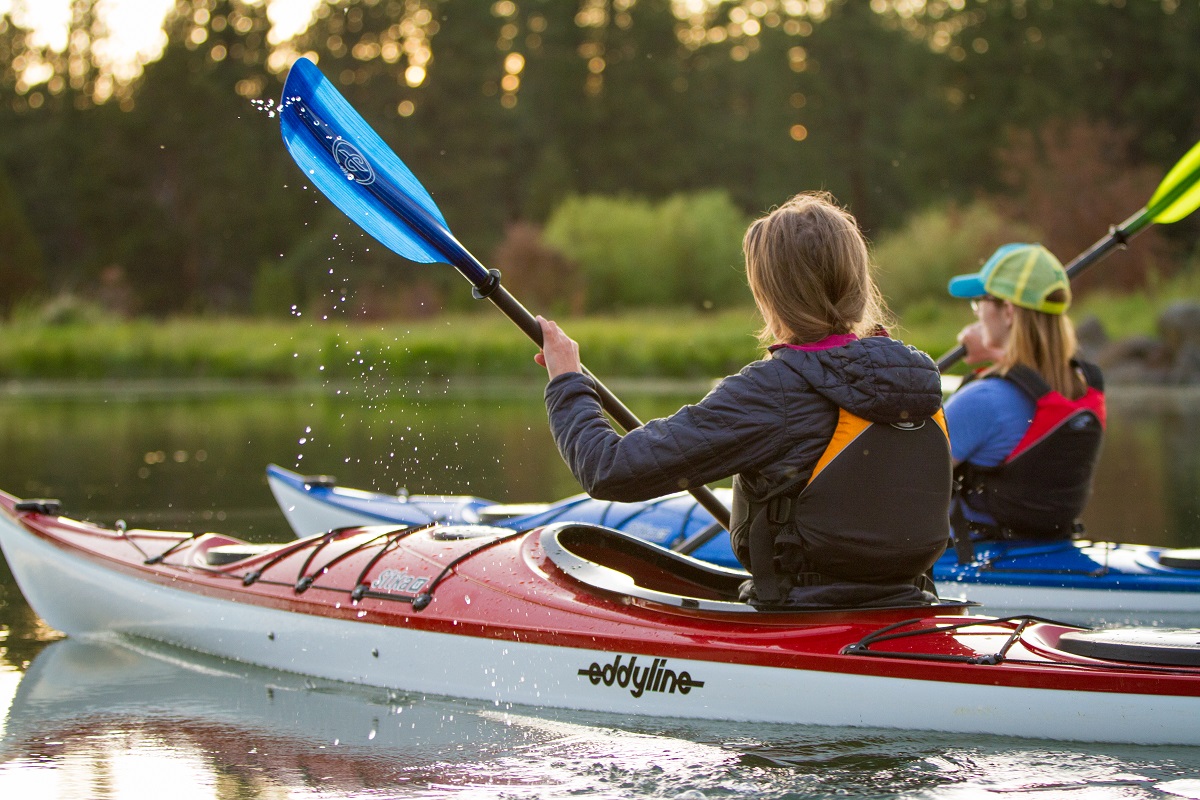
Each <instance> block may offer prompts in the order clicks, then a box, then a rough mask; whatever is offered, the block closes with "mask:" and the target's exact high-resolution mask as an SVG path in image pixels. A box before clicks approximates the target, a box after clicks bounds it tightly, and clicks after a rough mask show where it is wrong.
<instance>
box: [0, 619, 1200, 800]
mask: <svg viewBox="0 0 1200 800" xmlns="http://www.w3.org/2000/svg"><path fill="white" fill-rule="evenodd" d="M427 667H428V662H426V666H425V667H420V666H416V665H414V668H427ZM2 685H3V684H2V683H0V686H2ZM1198 767H1200V753H1197V752H1196V751H1195V749H1193V748H1178V749H1174V748H1161V747H1159V748H1137V747H1129V748H1120V747H1114V748H1104V747H1089V746H1086V745H1084V746H1078V745H1070V746H1069V747H1059V746H1056V745H1054V744H1053V743H1049V742H1040V743H1039V742H1025V741H1018V740H1008V739H999V738H996V739H989V738H987V737H978V738H970V737H967V738H965V739H964V737H944V736H937V735H932V734H912V735H905V734H902V733H881V732H872V731H869V730H868V731H864V730H854V729H845V728H796V727H791V726H781V725H754V726H746V725H738V724H732V723H702V722H700V723H695V722H684V721H672V720H628V719H616V718H613V717H611V716H608V715H602V714H580V713H571V712H542V711H537V710H526V709H519V708H497V707H494V706H488V705H485V704H480V703H469V702H466V701H461V702H460V701H455V700H451V699H444V698H435V697H420V696H412V695H402V694H395V693H388V692H385V691H382V690H375V689H367V688H362V687H352V686H346V685H342V684H334V683H330V682H327V681H315V680H311V679H307V678H303V677H300V676H296V675H291V674H288V673H278V672H274V671H268V670H261V669H256V668H252V667H246V666H244V665H239V664H233V663H229V662H225V661H221V660H218V659H211V658H206V657H203V656H198V655H194V654H190V653H184V652H180V651H177V650H173V649H170V648H166V647H162V646H158V645H147V644H142V643H130V642H117V641H111V642H104V641H73V640H63V641H59V642H55V643H52V644H50V645H48V646H46V647H45V648H44V649H43V650H42V651H41V652H40V653H39V654H38V655H37V657H36V658H35V659H34V660H33V662H32V664H30V666H29V668H28V669H27V670H26V671H25V674H24V677H23V678H22V679H21V681H20V684H19V686H18V687H17V689H16V692H15V694H14V696H13V698H12V702H11V707H10V708H9V709H8V714H7V718H6V722H5V730H4V736H3V740H2V741H0V795H2V796H4V797H31V796H41V797H89V798H96V799H97V800H110V799H111V800H128V798H142V797H161V796H163V794H164V793H167V794H170V796H171V797H172V798H173V800H176V799H177V798H179V799H183V798H193V797H195V798H245V799H249V798H276V797H283V796H320V797H360V796H372V797H377V796H386V797H397V796H402V797H445V796H453V795H466V796H470V797H484V798H512V797H530V798H548V797H564V796H572V797H584V798H592V797H595V798H600V797H604V798H619V797H668V798H669V797H680V798H693V799H695V798H717V797H732V796H754V797H761V798H784V797H793V798H799V797H827V796H832V795H840V796H850V797H861V798H867V797H897V796H909V797H911V796H922V797H930V798H957V797H971V796H976V797H977V796H979V795H980V793H983V792H987V793H988V794H992V793H1000V794H1003V795H1004V796H1014V797H1038V798H1045V797H1047V796H1058V795H1054V794H1048V792H1053V791H1056V790H1066V789H1077V790H1078V789H1087V788H1089V787H1090V789H1091V790H1092V791H1093V792H1094V793H1088V792H1084V793H1081V794H1075V793H1072V794H1070V795H1069V796H1070V797H1089V796H1106V797H1112V796H1120V797H1127V798H1141V797H1147V798H1149V797H1163V796H1165V795H1164V794H1163V792H1164V791H1170V789H1171V788H1172V787H1173V788H1175V789H1186V788H1187V786H1188V783H1187V780H1188V778H1189V776H1190V775H1191V774H1194V772H1195V770H1196V769H1197V768H1198ZM1183 796H1195V795H1186V794H1184V795H1183Z"/></svg>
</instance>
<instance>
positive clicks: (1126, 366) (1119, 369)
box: [1076, 300, 1200, 386]
mask: <svg viewBox="0 0 1200 800" xmlns="http://www.w3.org/2000/svg"><path fill="white" fill-rule="evenodd" d="M1076 333H1077V334H1078V336H1079V349H1080V353H1081V355H1082V356H1083V357H1084V358H1086V359H1088V360H1090V361H1094V362H1095V363H1096V364H1098V365H1099V366H1100V368H1101V369H1103V370H1104V380H1105V382H1106V383H1109V384H1138V383H1140V384H1156V385H1164V386H1182V385H1188V384H1191V385H1200V303H1197V302H1195V301H1192V300H1180V301H1177V302H1175V303H1172V304H1171V305H1169V306H1167V308H1166V309H1164V310H1163V312H1162V314H1161V315H1159V318H1158V336H1157V338H1156V337H1153V336H1133V337H1130V338H1128V339H1121V340H1118V341H1112V340H1110V339H1109V338H1108V334H1107V332H1106V331H1105V330H1104V326H1103V325H1102V324H1101V323H1100V321H1099V320H1098V319H1096V318H1095V317H1090V318H1088V319H1086V320H1084V321H1083V322H1081V323H1080V324H1079V326H1078V328H1077V330H1076Z"/></svg>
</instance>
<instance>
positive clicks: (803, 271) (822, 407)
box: [537, 193, 951, 608]
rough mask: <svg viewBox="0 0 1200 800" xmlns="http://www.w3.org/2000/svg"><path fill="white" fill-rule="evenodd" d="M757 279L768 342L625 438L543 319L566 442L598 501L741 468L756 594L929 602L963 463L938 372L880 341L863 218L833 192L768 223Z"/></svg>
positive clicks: (757, 230)
mask: <svg viewBox="0 0 1200 800" xmlns="http://www.w3.org/2000/svg"><path fill="white" fill-rule="evenodd" d="M743 248H744V252H745V259H746V275H747V278H748V279H749V283H750V288H751V290H752V292H753V295H754V299H755V303H756V305H757V306H758V310H759V312H760V313H761V315H762V317H763V320H764V325H763V328H762V331H761V333H760V336H759V338H760V340H761V341H762V342H763V343H764V344H766V345H768V348H767V349H768V352H767V354H766V356H765V357H764V358H763V359H762V360H758V361H755V362H753V363H751V364H749V365H748V366H746V367H745V368H743V369H742V370H741V372H739V373H738V374H736V375H731V376H729V377H727V378H725V379H724V380H723V381H721V382H720V383H719V384H718V385H717V387H716V388H714V389H713V391H712V392H710V393H709V394H708V395H707V396H706V397H705V398H704V399H703V400H701V401H700V402H699V403H697V404H695V405H689V406H685V407H683V408H682V409H680V410H679V411H677V412H676V413H675V414H673V415H671V416H669V417H666V418H664V419H657V420H652V421H650V422H649V423H647V424H646V425H645V426H644V427H641V428H637V429H635V430H633V431H630V432H629V433H628V434H626V435H625V436H620V435H619V434H618V433H617V432H616V431H615V430H614V429H613V427H612V426H611V425H610V424H609V422H608V420H607V419H606V418H605V416H604V414H603V412H602V410H601V407H600V400H599V397H598V396H597V394H596V392H595V389H594V387H593V384H592V381H591V379H590V378H588V377H587V376H586V375H584V374H583V373H582V367H581V364H580V359H579V347H578V345H577V344H576V343H575V342H574V341H572V340H571V339H570V338H569V337H567V336H566V334H564V333H563V332H562V330H560V329H559V327H558V326H557V325H556V324H555V323H554V322H552V321H549V320H544V319H541V318H539V322H540V323H541V326H542V330H543V334H544V340H545V344H544V347H543V351H542V353H540V354H539V355H538V356H537V361H538V363H539V364H542V365H544V366H545V367H546V368H547V371H548V373H549V377H550V382H549V384H548V385H547V387H546V407H547V410H548V412H549V417H550V428H551V431H552V432H553V434H554V440H555V442H556V443H557V445H558V449H559V452H560V453H561V454H562V456H563V458H564V460H565V461H566V462H567V464H568V466H569V467H570V468H571V471H572V472H573V473H574V475H575V477H576V479H577V480H578V481H579V482H580V484H581V485H582V486H583V487H584V489H585V490H586V491H587V492H588V494H590V495H592V496H593V497H596V498H599V499H606V500H622V501H639V500H647V499H650V498H653V497H657V496H660V495H663V494H668V493H671V492H676V491H679V490H681V489H687V488H689V487H694V486H700V485H703V484H706V483H710V482H712V481H716V480H720V479H723V478H727V477H729V476H731V475H732V476H734V482H733V488H734V506H733V525H732V527H733V530H732V532H731V539H732V542H733V546H734V552H735V553H736V554H737V557H738V559H739V560H740V561H741V562H742V564H743V565H745V566H746V568H747V569H748V570H749V571H750V573H751V575H752V576H753V580H752V581H751V582H747V583H748V585H746V586H744V587H743V598H744V599H747V600H750V601H751V602H754V603H757V604H761V605H787V606H790V607H810V608H827V607H844V606H888V605H892V606H898V605H909V604H913V603H924V602H932V601H934V600H935V599H936V598H935V596H934V595H932V594H930V592H932V591H933V586H932V583H931V582H929V581H928V580H927V579H926V578H925V573H926V571H927V570H928V569H929V568H930V567H931V566H932V564H933V563H934V561H935V560H936V559H937V558H938V556H939V555H941V553H942V552H943V551H944V549H945V546H946V541H947V536H948V524H947V513H948V508H949V501H950V492H951V463H950V452H949V444H948V442H947V438H946V434H945V429H944V421H943V419H942V414H941V387H940V378H939V374H938V371H937V367H936V366H935V365H934V363H933V361H932V360H931V359H930V358H929V357H928V356H927V355H925V354H924V353H921V352H919V351H917V350H915V349H914V348H912V347H909V346H906V345H904V344H902V343H900V342H898V341H895V340H893V339H890V338H888V337H887V336H886V335H881V331H882V328H881V323H882V322H883V313H884V311H883V303H882V300H881V298H880V294H879V290H878V289H877V287H876V285H875V283H874V280H873V279H872V277H871V264H870V257H869V254H868V251H867V246H866V242H865V241H864V239H863V237H862V234H861V232H860V231H859V229H858V225H857V223H856V222H855V220H854V218H853V217H852V216H851V215H850V214H849V213H848V212H847V211H845V210H844V209H842V208H840V207H838V206H837V205H836V204H835V202H834V201H833V198H832V197H830V196H829V195H828V194H825V193H814V194H801V195H798V196H796V197H794V198H792V199H791V200H790V201H788V202H787V203H786V204H784V205H783V206H781V207H779V208H778V209H776V210H774V211H773V212H771V213H770V214H768V215H766V216H765V217H763V218H761V219H759V220H757V221H755V222H754V223H753V224H752V225H751V226H750V228H749V230H748V231H747V232H746V236H745V239H744V242H743Z"/></svg>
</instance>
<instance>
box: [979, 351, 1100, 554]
mask: <svg viewBox="0 0 1200 800" xmlns="http://www.w3.org/2000/svg"><path fill="white" fill-rule="evenodd" d="M1071 363H1072V365H1073V366H1075V367H1076V368H1077V369H1079V371H1080V372H1081V373H1082V374H1083V377H1084V381H1085V382H1086V384H1087V387H1088V388H1087V392H1086V393H1085V394H1084V395H1083V396H1082V397H1080V398H1079V399H1078V400H1070V399H1068V398H1066V397H1064V396H1063V395H1061V394H1059V393H1058V392H1055V391H1051V389H1050V386H1049V385H1048V384H1047V383H1046V381H1045V379H1043V378H1042V376H1041V375H1039V374H1038V373H1037V371H1036V370H1034V369H1032V368H1030V367H1026V366H1023V365H1018V366H1015V367H1012V368H1011V369H1009V371H1008V373H1007V374H1006V375H1003V376H1001V375H989V376H986V377H985V378H984V379H985V380H986V379H990V378H1003V379H1004V380H1007V381H1009V382H1011V383H1012V384H1013V385H1015V386H1016V387H1017V388H1019V389H1020V390H1021V391H1023V392H1024V393H1025V394H1027V395H1029V397H1030V398H1032V399H1033V401H1034V403H1035V406H1034V413H1033V420H1032V421H1031V422H1030V424H1029V429H1028V430H1027V431H1026V432H1025V435H1024V436H1023V437H1022V438H1021V441H1020V442H1019V443H1018V444H1017V446H1016V447H1014V448H1013V450H1012V452H1011V453H1009V454H1008V455H1007V456H1006V457H1005V459H1004V461H1003V462H1002V463H1001V464H999V465H998V466H995V467H979V466H975V465H973V464H967V463H963V464H960V465H959V466H958V469H957V470H956V479H957V480H958V483H959V487H960V488H959V496H960V498H961V500H962V502H964V503H966V504H967V505H968V506H969V507H971V508H973V509H977V510H981V511H986V512H987V513H988V514H990V515H991V516H992V518H993V519H995V520H996V526H995V529H994V530H991V529H989V526H986V525H978V524H976V523H965V518H964V520H963V521H962V522H960V521H959V520H958V519H956V520H955V522H956V524H955V528H956V529H958V530H959V531H961V530H962V528H963V523H965V524H966V526H967V527H971V528H974V529H975V530H976V532H979V533H982V534H983V535H984V537H985V538H987V537H989V536H991V537H994V538H1004V539H1069V538H1071V537H1072V536H1073V535H1075V534H1076V533H1077V532H1079V531H1080V530H1081V527H1080V526H1079V523H1078V521H1077V520H1078V518H1079V515H1080V514H1081V513H1082V512H1083V508H1084V506H1085V505H1086V504H1087V499H1088V495H1089V494H1091V487H1092V475H1093V473H1094V472H1095V470H1096V462H1097V461H1098V460H1099V457H1100V445H1101V442H1102V440H1103V439H1104V423H1105V408H1104V379H1103V377H1102V375H1101V374H1100V368H1099V367H1097V366H1095V365H1094V364H1089V363H1087V362H1085V361H1072V362H1071ZM959 538H961V539H965V538H966V537H965V536H963V537H959Z"/></svg>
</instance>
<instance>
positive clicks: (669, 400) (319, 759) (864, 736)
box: [0, 386, 1200, 800]
mask: <svg viewBox="0 0 1200 800" xmlns="http://www.w3.org/2000/svg"><path fill="white" fill-rule="evenodd" d="M463 388H464V387H455V391H454V392H447V391H446V388H445V387H439V386H422V387H419V388H415V387H408V388H407V389H406V391H404V392H403V394H404V399H393V398H390V397H388V396H387V395H384V396H381V397H367V396H363V395H361V394H334V393H329V392H314V393H312V394H305V393H296V392H281V393H274V394H272V393H264V392H255V393H231V392H215V393H199V394H189V395H166V394H156V393H154V392H136V393H98V394H95V395H91V396H86V397H74V398H69V399H67V398H62V397H54V396H30V395H28V394H10V395H8V396H0V445H2V446H3V453H4V458H3V459H0V488H2V489H5V490H7V491H9V492H11V493H14V494H17V495H23V496H28V497H31V496H53V497H57V498H59V499H61V500H62V501H63V503H64V507H65V509H66V513H68V514H69V515H71V516H76V517H86V518H89V519H94V520H97V521H101V522H113V521H115V520H116V519H125V520H127V521H128V522H129V523H130V524H131V525H139V526H155V527H162V528H173V529H180V530H218V531H222V532H229V533H234V534H236V535H239V536H242V537H244V538H249V539H253V540H256V541H270V540H273V539H279V538H283V537H286V536H288V531H287V527H286V523H285V522H284V520H283V518H282V516H281V515H280V514H279V512H278V511H277V510H276V508H275V506H274V503H273V501H272V498H271V495H270V492H269V490H268V489H267V486H266V482H265V478H264V476H263V467H264V466H265V465H266V464H267V463H268V462H275V463H278V464H281V465H283V466H286V467H289V468H294V469H298V470H300V471H304V472H322V473H332V474H335V475H336V476H337V477H338V478H339V479H340V480H341V481H342V482H343V483H344V484H346V485H351V486H358V487H362V488H372V489H378V490H384V491H393V490H396V489H398V488H400V487H405V488H407V489H409V490H410V491H412V492H414V493H415V492H455V493H472V494H477V495H480V496H483V497H488V498H491V499H495V500H504V501H511V502H524V501H536V500H549V499H555V498H558V497H562V496H565V495H568V494H573V493H575V492H577V491H578V488H577V486H576V485H575V483H574V482H573V480H572V479H571V477H570V475H569V473H568V472H567V471H566V468H565V467H564V466H563V465H562V463H561V461H560V460H559V459H558V456H557V454H556V453H555V451H554V446H553V443H552V442H551V440H550V437H549V434H548V433H547V431H546V427H545V417H544V411H543V410H542V408H541V406H540V389H539V388H537V387H532V388H529V389H514V390H511V391H495V390H488V391H483V390H476V391H472V392H471V393H469V394H467V393H464V392H463V391H461V390H462V389H463ZM621 395H622V397H623V398H624V399H625V400H626V402H628V403H629V405H630V406H631V407H632V408H634V409H635V411H637V413H639V414H640V415H641V416H643V417H644V418H646V417H650V416H654V415H659V414H664V413H669V412H670V411H673V410H674V409H675V408H677V407H678V406H679V404H680V403H682V402H686V401H688V400H689V399H694V398H695V397H697V396H699V395H698V393H695V392H694V393H691V394H689V395H682V396H664V395H655V396H638V395H636V394H631V393H629V392H628V391H622V392H621ZM1086 521H1087V523H1088V526H1089V529H1090V530H1091V532H1092V533H1093V535H1095V536H1097V537H1098V538H1105V537H1111V538H1117V539H1123V540H1126V541H1141V542H1147V543H1155V544H1169V545H1175V546H1200V393H1197V392H1185V391H1184V392H1180V391H1177V392H1165V393H1164V392H1132V391H1125V392H1123V393H1117V394H1115V395H1114V396H1113V397H1112V408H1111V420H1110V428H1109V436H1108V440H1107V443H1106V449H1105V453H1104V462H1103V465H1102V469H1101V474H1100V475H1099V477H1098V480H1097V485H1096V493H1095V497H1094V499H1093V502H1092V505H1091V507H1090V508H1089V510H1088V515H1087V518H1086ZM847 701H848V702H850V701H851V700H850V699H849V698H848V699H847ZM0 720H3V721H2V722H0V798H5V800H7V798H25V797H38V798H100V799H107V798H120V799H121V800H125V799H126V798H151V797H153V798H162V797H169V798H171V800H187V799H190V798H206V799H207V798H222V800H224V799H225V798H231V799H232V798H237V799H238V800H242V799H243V798H245V799H249V798H309V797H312V798H351V797H353V798H360V797H369V798H382V797H446V796H463V797H476V796H478V797H485V798H492V797H494V798H550V797H581V798H626V797H662V798H676V797H679V798H686V800H701V799H702V798H718V797H721V798H724V797H754V798H785V797H791V798H810V797H811V798H819V797H830V796H846V797H855V798H875V797H878V798H893V797H920V798H972V797H996V798H1025V797H1028V798H1039V800H1041V799H1043V798H1058V797H1062V798H1170V797H1190V798H1200V748H1162V747H1123V746H1115V745H1114V746H1103V745H1077V744H1071V743H1059V742H1046V741H1034V740H1028V741H1025V740H1015V739H1004V738H989V737H962V736H953V737H951V736H940V735H936V734H927V733H897V732H880V731H864V730H855V729H836V728H803V727H795V726H764V725H753V726H747V725H737V724H729V723H696V722H690V721H677V720H637V719H629V718H613V717H608V716H604V715H598V714H581V713H578V712H555V711H545V710H539V709H523V708H511V707H495V706H489V705H487V704H483V703H476V702H466V701H458V700H454V699H450V698H439V697H427V696H413V695H404V694H396V693H388V692H383V691H379V690H370V689H361V688H355V687H347V686H343V685H337V684H331V683H328V682H321V681H313V680H310V679H307V678H303V677H298V676H294V675H290V674H286V673H276V672H270V671H265V670H259V669H255V668H250V667H246V666H243V665H239V664H232V663H229V662H223V661H216V660H211V659H204V658H202V657H198V656H195V655H192V654H187V653H181V652H179V651H175V650H170V649H167V648H161V647H150V646H147V645H144V644H142V645H138V646H136V647H131V646H129V644H128V643H118V642H90V641H89V642H77V641H69V640H63V639H61V637H59V636H58V635H57V634H56V633H55V632H54V631H52V630H50V629H49V628H47V627H46V626H45V625H44V624H43V623H41V621H40V620H38V618H37V617H36V615H34V614H33V612H32V611H31V610H30V609H29V607H28V606H27V605H26V604H25V603H24V600H23V599H22V598H21V595H20V593H19V591H18V590H17V588H16V586H15V585H14V583H13V581H12V577H11V575H10V574H9V573H8V571H7V566H6V565H3V563H2V562H0Z"/></svg>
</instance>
